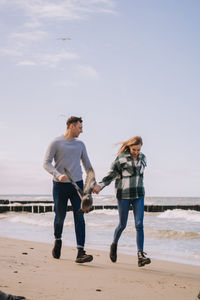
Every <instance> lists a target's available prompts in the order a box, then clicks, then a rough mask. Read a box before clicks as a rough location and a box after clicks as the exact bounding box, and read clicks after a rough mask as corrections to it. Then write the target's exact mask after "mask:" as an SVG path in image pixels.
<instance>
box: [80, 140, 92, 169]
mask: <svg viewBox="0 0 200 300" xmlns="http://www.w3.org/2000/svg"><path fill="white" fill-rule="evenodd" d="M82 146H83V149H82V155H81V161H82V163H83V166H84V169H85V171H86V173H87V172H88V170H89V169H91V168H92V165H91V163H90V160H89V157H88V154H87V150H86V147H85V145H84V143H82Z"/></svg>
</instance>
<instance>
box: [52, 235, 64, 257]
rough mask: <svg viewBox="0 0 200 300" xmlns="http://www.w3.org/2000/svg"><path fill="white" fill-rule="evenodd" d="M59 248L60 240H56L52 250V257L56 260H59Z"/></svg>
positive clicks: (60, 245)
mask: <svg viewBox="0 0 200 300" xmlns="http://www.w3.org/2000/svg"><path fill="white" fill-rule="evenodd" d="M61 247H62V240H61V239H56V240H55V244H54V247H53V250H52V255H53V257H54V258H57V259H59V258H60V254H61Z"/></svg>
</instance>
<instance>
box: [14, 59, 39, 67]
mask: <svg viewBox="0 0 200 300" xmlns="http://www.w3.org/2000/svg"><path fill="white" fill-rule="evenodd" d="M17 65H18V66H28V67H29V66H35V65H36V63H35V62H33V61H30V60H22V61H19V62H18V63H17Z"/></svg>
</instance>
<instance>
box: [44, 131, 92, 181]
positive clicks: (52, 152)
mask: <svg viewBox="0 0 200 300" xmlns="http://www.w3.org/2000/svg"><path fill="white" fill-rule="evenodd" d="M53 161H54V165H53V163H52V162H53ZM81 161H82V163H83V166H84V169H85V170H86V172H87V170H88V169H90V168H91V167H92V166H91V163H90V160H89V158H88V155H87V151H86V148H85V145H84V143H83V142H82V141H79V140H77V139H73V140H68V139H67V138H65V137H64V136H63V135H62V136H59V137H57V138H55V139H54V140H53V142H52V143H51V144H50V145H49V147H48V149H47V152H46V155H45V159H44V168H45V169H46V170H47V171H48V172H49V173H50V174H52V175H53V180H54V181H59V180H58V177H59V176H60V175H62V174H65V171H64V169H65V168H66V169H67V170H68V171H69V172H70V174H71V177H72V179H73V180H74V181H80V180H82V168H81Z"/></svg>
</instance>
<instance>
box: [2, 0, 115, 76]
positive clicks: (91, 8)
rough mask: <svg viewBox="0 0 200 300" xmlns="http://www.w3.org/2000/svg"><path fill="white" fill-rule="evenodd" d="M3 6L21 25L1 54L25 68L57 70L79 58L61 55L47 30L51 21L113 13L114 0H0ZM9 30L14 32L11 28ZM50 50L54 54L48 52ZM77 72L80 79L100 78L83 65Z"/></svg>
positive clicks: (66, 52) (69, 53) (74, 54)
mask: <svg viewBox="0 0 200 300" xmlns="http://www.w3.org/2000/svg"><path fill="white" fill-rule="evenodd" d="M0 6H4V7H5V11H6V9H7V11H8V13H9V10H10V9H14V10H15V11H17V13H18V15H16V16H18V20H17V18H16V20H17V21H16V24H19V25H18V27H17V26H15V27H13V29H14V32H10V34H9V33H8V34H7V35H6V36H5V44H4V45H2V47H1V49H0V55H1V56H9V57H13V58H14V59H15V62H16V64H17V65H18V66H26V67H28V66H33V65H45V66H48V67H56V66H58V65H59V64H61V63H62V62H64V61H65V62H66V61H73V60H77V59H79V58H80V57H79V56H78V55H77V54H76V53H75V52H72V51H66V50H65V51H64V50H63V51H61V52H58V50H57V48H56V47H57V45H56V44H52V40H51V39H50V37H51V32H50V31H48V29H47V28H48V26H49V25H50V26H51V25H52V22H55V24H56V25H57V24H60V23H61V22H63V21H72V20H75V21H76V20H81V19H85V18H87V17H89V15H92V14H96V13H103V14H105V13H106V14H107V13H114V0H28V1H27V0H9V1H3V0H0ZM48 20H49V22H48ZM11 24H12V23H11ZM8 28H9V30H12V29H10V28H11V26H8ZM40 28H41V30H40ZM44 29H45V30H44ZM65 46H66V45H65ZM47 49H51V50H52V53H48V51H49V50H47ZM56 51H57V52H56ZM22 57H23V59H21V58H22ZM19 58H20V59H19ZM78 72H79V75H80V76H81V77H85V78H86V77H87V78H93V79H95V78H97V77H98V74H97V72H96V71H95V70H94V69H93V68H92V67H90V66H80V67H79V70H78Z"/></svg>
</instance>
